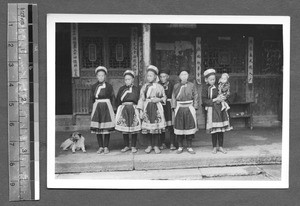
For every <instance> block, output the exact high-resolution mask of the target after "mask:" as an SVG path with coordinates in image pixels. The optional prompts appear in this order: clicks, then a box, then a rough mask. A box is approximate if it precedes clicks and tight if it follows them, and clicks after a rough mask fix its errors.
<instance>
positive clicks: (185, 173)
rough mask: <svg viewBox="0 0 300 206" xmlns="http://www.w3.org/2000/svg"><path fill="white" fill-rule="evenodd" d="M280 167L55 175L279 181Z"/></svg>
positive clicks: (59, 177)
mask: <svg viewBox="0 0 300 206" xmlns="http://www.w3.org/2000/svg"><path fill="white" fill-rule="evenodd" d="M280 177H281V165H257V166H238V167H211V168H192V169H173V170H144V171H137V170H134V171H117V172H98V173H73V174H57V175H56V178H58V179H93V180H97V179H104V180H108V179H114V180H115V179H141V180H264V181H268V180H269V181H272V180H273V181H274V180H280Z"/></svg>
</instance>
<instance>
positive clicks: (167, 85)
mask: <svg viewBox="0 0 300 206" xmlns="http://www.w3.org/2000/svg"><path fill="white" fill-rule="evenodd" d="M159 73H160V74H159V78H160V81H159V82H158V83H160V84H161V85H162V86H163V87H164V89H165V94H166V96H167V102H166V104H165V105H163V108H164V115H165V119H166V129H168V131H169V132H170V150H175V149H176V147H175V135H174V129H173V112H172V107H171V100H172V93H173V87H174V84H173V82H171V81H170V80H169V78H170V77H169V75H170V70H169V69H162V70H161V71H160V72H159ZM165 138H166V132H162V133H161V135H160V144H161V146H160V149H166V148H167V146H166V143H165Z"/></svg>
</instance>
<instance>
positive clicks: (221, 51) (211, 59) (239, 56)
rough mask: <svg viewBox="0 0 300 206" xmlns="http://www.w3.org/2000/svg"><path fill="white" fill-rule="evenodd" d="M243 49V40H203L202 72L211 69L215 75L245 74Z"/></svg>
mask: <svg viewBox="0 0 300 206" xmlns="http://www.w3.org/2000/svg"><path fill="white" fill-rule="evenodd" d="M245 48H246V42H245V41H244V39H232V40H231V38H230V40H228V39H225V40H223V38H220V39H218V40H217V39H205V38H203V45H202V66H203V70H206V69H208V68H210V67H212V68H214V69H215V70H216V71H217V73H223V72H227V73H245V55H246V53H245V52H246V51H245Z"/></svg>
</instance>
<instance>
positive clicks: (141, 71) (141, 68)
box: [138, 37, 144, 86]
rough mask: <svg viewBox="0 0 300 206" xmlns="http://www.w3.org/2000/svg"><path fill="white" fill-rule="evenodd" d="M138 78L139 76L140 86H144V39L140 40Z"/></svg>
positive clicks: (140, 38)
mask: <svg viewBox="0 0 300 206" xmlns="http://www.w3.org/2000/svg"><path fill="white" fill-rule="evenodd" d="M138 60H139V66H138V76H139V85H140V86H142V84H143V79H144V77H143V39H142V37H139V38H138Z"/></svg>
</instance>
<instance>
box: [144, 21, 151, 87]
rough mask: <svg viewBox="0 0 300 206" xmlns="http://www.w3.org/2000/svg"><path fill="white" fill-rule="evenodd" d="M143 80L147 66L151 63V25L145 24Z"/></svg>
mask: <svg viewBox="0 0 300 206" xmlns="http://www.w3.org/2000/svg"><path fill="white" fill-rule="evenodd" d="M142 35H143V61H142V62H143V77H142V78H143V81H145V78H144V77H145V74H146V69H147V67H148V66H149V65H150V64H151V25H150V24H143V34H142Z"/></svg>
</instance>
